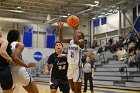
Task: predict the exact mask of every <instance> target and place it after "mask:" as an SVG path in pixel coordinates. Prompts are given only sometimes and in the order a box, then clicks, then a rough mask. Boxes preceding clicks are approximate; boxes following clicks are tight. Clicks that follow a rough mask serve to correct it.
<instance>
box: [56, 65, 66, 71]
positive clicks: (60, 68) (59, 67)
mask: <svg viewBox="0 0 140 93" xmlns="http://www.w3.org/2000/svg"><path fill="white" fill-rule="evenodd" d="M58 69H59V70H64V69H66V66H65V65H63V66H58Z"/></svg>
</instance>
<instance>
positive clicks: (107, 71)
mask: <svg viewBox="0 0 140 93" xmlns="http://www.w3.org/2000/svg"><path fill="white" fill-rule="evenodd" d="M102 55H104V60H105V62H103V60H101V61H98V62H95V66H96V65H97V66H96V69H95V74H94V79H93V82H94V86H98V87H109V88H122V89H133V90H140V70H139V68H137V67H133V68H129V67H128V66H127V64H125V62H123V61H115V59H114V58H113V57H114V55H115V54H114V53H110V52H109V51H107V52H103V53H102ZM95 57H96V59H99V58H98V57H99V55H98V56H97V54H95Z"/></svg>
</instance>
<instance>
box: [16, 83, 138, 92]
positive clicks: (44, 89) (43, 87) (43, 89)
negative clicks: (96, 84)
mask: <svg viewBox="0 0 140 93" xmlns="http://www.w3.org/2000/svg"><path fill="white" fill-rule="evenodd" d="M37 87H38V89H39V93H50V89H49V86H48V85H46V84H43V83H39V84H37ZM14 93H27V92H26V91H25V90H24V89H23V88H22V87H21V86H16V88H15V90H14ZM57 93H61V92H60V91H59V89H58V92H57ZM70 93H72V92H70ZM83 93H84V92H83ZM86 93H91V92H90V90H88V91H87V92H86ZM94 93H140V91H129V90H118V89H106V88H94Z"/></svg>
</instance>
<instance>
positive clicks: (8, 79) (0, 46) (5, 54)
mask: <svg viewBox="0 0 140 93" xmlns="http://www.w3.org/2000/svg"><path fill="white" fill-rule="evenodd" d="M10 55H11V49H10V47H8V41H7V40H6V39H4V38H2V31H0V85H1V88H2V90H3V93H13V92H12V86H13V80H12V75H11V70H10V67H9V63H11V64H14V62H13V61H12V58H11V57H10Z"/></svg>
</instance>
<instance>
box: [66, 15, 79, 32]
mask: <svg viewBox="0 0 140 93" xmlns="http://www.w3.org/2000/svg"><path fill="white" fill-rule="evenodd" d="M79 23H80V21H79V18H78V17H77V16H74V15H71V16H69V17H68V18H67V24H68V25H69V27H70V28H72V29H76V28H77V27H78V25H79Z"/></svg>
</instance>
